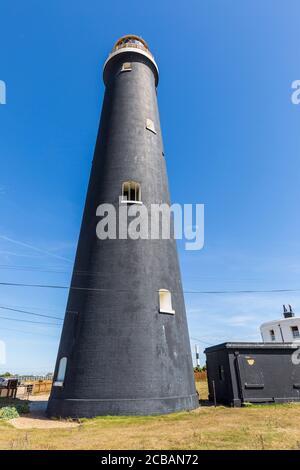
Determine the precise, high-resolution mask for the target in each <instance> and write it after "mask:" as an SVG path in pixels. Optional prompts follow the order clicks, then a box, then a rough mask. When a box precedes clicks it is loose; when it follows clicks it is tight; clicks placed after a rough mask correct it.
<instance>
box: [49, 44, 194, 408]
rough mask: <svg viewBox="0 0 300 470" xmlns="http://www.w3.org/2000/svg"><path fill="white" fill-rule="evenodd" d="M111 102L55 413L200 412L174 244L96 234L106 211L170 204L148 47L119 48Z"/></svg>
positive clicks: (112, 61)
mask: <svg viewBox="0 0 300 470" xmlns="http://www.w3.org/2000/svg"><path fill="white" fill-rule="evenodd" d="M103 77H104V82H105V86H106V89H105V96H104V102H103V108H102V114H101V120H100V126H99V132H98V138H97V142H96V147H95V153H94V159H93V164H92V169H91V175H90V181H89V186H88V192H87V197H86V203H85V209H84V214H83V219H82V224H81V231H80V237H79V242H78V247H77V253H76V259H75V265H74V270H73V276H72V281H71V287H70V293H69V299H68V304H67V309H66V315H65V321H64V326H63V331H62V336H61V341H60V346H59V351H58V356H57V363H56V367H55V372H54V383H53V388H52V392H51V396H50V399H49V404H48V414H49V415H50V416H62V417H93V416H97V415H147V414H159V413H171V412H175V411H179V410H184V409H193V408H195V407H197V406H198V399H197V395H196V391H195V384H194V377H193V368H192V360H191V351H190V344H189V335H188V328H187V320H186V312H185V306H184V298H183V292H182V285H181V278H180V269H179V264H178V257H177V249H176V241H175V240H174V239H173V238H171V239H161V238H159V239H151V238H149V239H137V240H135V239H131V238H127V239H125V238H123V239H120V237H118V238H117V239H105V240H101V239H99V238H98V237H97V235H96V226H97V223H98V222H99V217H98V216H97V214H96V212H97V207H98V206H99V204H103V203H109V204H113V206H114V207H115V209H116V213H118V210H119V207H120V205H121V206H122V207H127V208H129V207H130V206H131V205H132V204H137V205H140V206H141V205H144V206H146V208H147V209H149V210H150V207H151V205H152V204H161V203H166V204H169V203H170V202H169V191H168V181H167V174H166V162H165V156H164V152H163V143H162V136H161V129H160V121H159V112H158V106H157V97H156V87H157V84H158V68H157V65H156V63H155V60H154V58H153V56H152V54H151V52H150V50H149V48H148V46H147V44H146V42H145V41H144V40H143V39H142V38H140V37H138V36H134V35H128V36H124V37H122V38H121V39H119V40H118V41H117V43H116V44H115V46H114V48H113V51H112V53H111V54H110V55H109V57H108V59H107V60H106V62H105V64H104V72H103Z"/></svg>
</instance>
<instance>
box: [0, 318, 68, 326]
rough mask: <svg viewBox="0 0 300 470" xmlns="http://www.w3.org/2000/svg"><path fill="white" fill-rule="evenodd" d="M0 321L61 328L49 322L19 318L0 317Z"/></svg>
mask: <svg viewBox="0 0 300 470" xmlns="http://www.w3.org/2000/svg"><path fill="white" fill-rule="evenodd" d="M0 320H9V321H18V322H22V323H36V324H39V325H48V326H49V325H51V326H59V327H61V324H59V323H49V322H41V321H33V320H22V319H21V318H10V317H1V316H0Z"/></svg>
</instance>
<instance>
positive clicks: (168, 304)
mask: <svg viewBox="0 0 300 470" xmlns="http://www.w3.org/2000/svg"><path fill="white" fill-rule="evenodd" d="M159 311H160V313H169V314H171V315H174V313H175V310H173V308H172V298H171V292H170V291H168V290H167V289H160V290H159Z"/></svg>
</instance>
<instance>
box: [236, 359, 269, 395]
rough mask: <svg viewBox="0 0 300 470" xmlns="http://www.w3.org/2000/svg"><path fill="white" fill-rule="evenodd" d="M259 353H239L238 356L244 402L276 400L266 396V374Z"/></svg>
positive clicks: (237, 363) (237, 362)
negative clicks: (252, 354)
mask: <svg viewBox="0 0 300 470" xmlns="http://www.w3.org/2000/svg"><path fill="white" fill-rule="evenodd" d="M259 359H260V357H259V356H258V355H256V356H254V357H253V356H251V355H247V354H239V355H238V356H237V357H236V366H237V374H238V380H239V385H240V395H241V400H242V402H257V403H258V402H266V401H274V400H273V398H268V397H265V396H264V395H265V393H264V388H265V383H264V374H263V368H262V367H261V364H260V360H259Z"/></svg>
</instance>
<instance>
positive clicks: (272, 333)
mask: <svg viewBox="0 0 300 470" xmlns="http://www.w3.org/2000/svg"><path fill="white" fill-rule="evenodd" d="M270 337H271V341H275V339H276V338H275V331H274V330H270Z"/></svg>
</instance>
